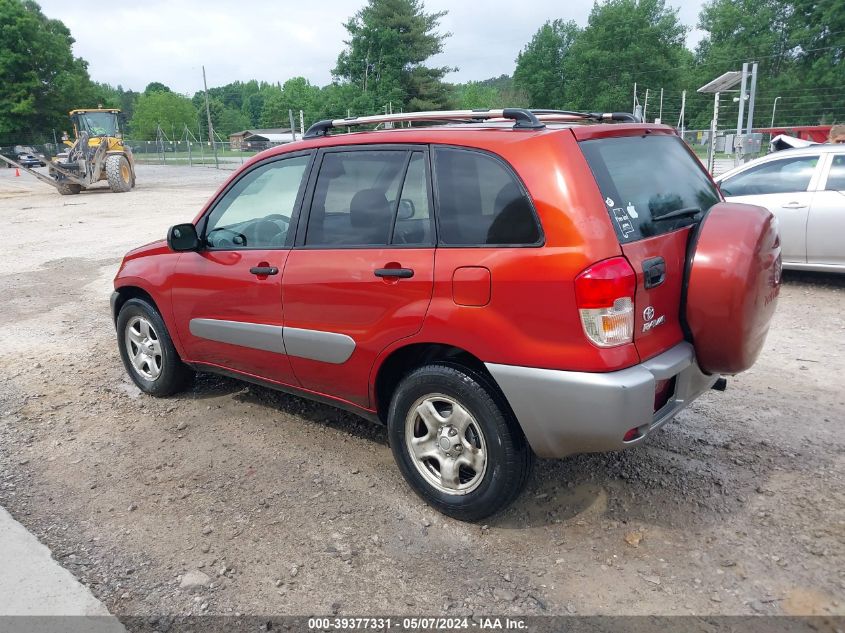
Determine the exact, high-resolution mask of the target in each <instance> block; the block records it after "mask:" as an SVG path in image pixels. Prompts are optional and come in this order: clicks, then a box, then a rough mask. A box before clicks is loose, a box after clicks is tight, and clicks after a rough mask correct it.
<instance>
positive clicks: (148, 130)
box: [130, 92, 197, 140]
mask: <svg viewBox="0 0 845 633" xmlns="http://www.w3.org/2000/svg"><path fill="white" fill-rule="evenodd" d="M130 124H131V126H132V135H133V136H134V137H135V138H136V139H138V140H153V139H155V138H156V131H157V129H158V126H159V125H161V128H162V130H164V132H165V134H167V135H168V136H171V135H173V134H175V136H177V137H179V136H181V133H182V131H183V130H184V128H185V126H186V125H187V126H188V128H189V129H191V130H192V131H193V130H195V129H196V125H197V109H196V108H195V107H194V105H193V104H192V103H191V100H190V99H188V98H187V97H183V96H182V95H178V94H176V93H173V92H152V93H150V94H143V95H141V96H140V98H139V99H138V105H137V106H136V107H135V115H134V116H133V117H132V120H131V122H130Z"/></svg>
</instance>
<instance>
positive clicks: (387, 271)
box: [373, 268, 414, 279]
mask: <svg viewBox="0 0 845 633" xmlns="http://www.w3.org/2000/svg"><path fill="white" fill-rule="evenodd" d="M373 274H374V275H375V276H376V277H398V278H399V279H410V278H411V277H413V276H414V270H413V268H376V269H375V271H374V272H373Z"/></svg>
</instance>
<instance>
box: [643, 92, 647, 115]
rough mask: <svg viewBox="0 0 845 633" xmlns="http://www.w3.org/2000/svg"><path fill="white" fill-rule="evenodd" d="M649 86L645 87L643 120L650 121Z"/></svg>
mask: <svg viewBox="0 0 845 633" xmlns="http://www.w3.org/2000/svg"><path fill="white" fill-rule="evenodd" d="M647 112H648V88H646V89H645V101H643V121H646V122H647V121H648V114H646V113H647Z"/></svg>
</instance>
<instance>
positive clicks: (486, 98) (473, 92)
mask: <svg viewBox="0 0 845 633" xmlns="http://www.w3.org/2000/svg"><path fill="white" fill-rule="evenodd" d="M453 89H454V101H455V102H456V104H457V107H458V108H459V109H460V110H478V109H484V108H487V109H490V108H497V107H502V106H503V103H502V96H501V94H500V93H499V91H498V90H496V88H494V87H493V86H490V85H487V84H484V83H482V82H480V81H468V82H467V83H465V84H457V85H456V86H454V88H453Z"/></svg>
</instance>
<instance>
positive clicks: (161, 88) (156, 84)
mask: <svg viewBox="0 0 845 633" xmlns="http://www.w3.org/2000/svg"><path fill="white" fill-rule="evenodd" d="M154 92H173V91H172V90H171V89H170V88H168V87H167V86H165V85H164V84H163V83H161V82H160V81H153V82H151V83H148V84H147V87H146V88H144V94H145V95H151V94H152V93H154Z"/></svg>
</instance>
